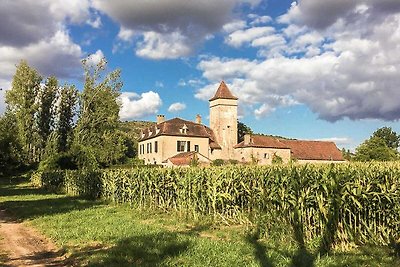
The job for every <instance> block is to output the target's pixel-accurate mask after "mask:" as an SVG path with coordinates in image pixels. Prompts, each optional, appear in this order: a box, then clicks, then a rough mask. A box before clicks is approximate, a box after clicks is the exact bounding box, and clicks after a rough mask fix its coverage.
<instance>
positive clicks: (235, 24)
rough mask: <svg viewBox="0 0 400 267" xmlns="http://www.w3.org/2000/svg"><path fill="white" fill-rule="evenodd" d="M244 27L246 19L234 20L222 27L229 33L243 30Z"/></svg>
mask: <svg viewBox="0 0 400 267" xmlns="http://www.w3.org/2000/svg"><path fill="white" fill-rule="evenodd" d="M244 28H246V21H244V20H234V21H231V22H229V23H227V24H225V25H224V26H222V29H223V30H224V31H225V32H227V33H231V32H234V31H237V30H242V29H244Z"/></svg>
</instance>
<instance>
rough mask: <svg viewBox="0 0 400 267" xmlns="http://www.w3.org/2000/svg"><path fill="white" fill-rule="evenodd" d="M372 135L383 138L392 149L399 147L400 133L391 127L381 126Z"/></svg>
mask: <svg viewBox="0 0 400 267" xmlns="http://www.w3.org/2000/svg"><path fill="white" fill-rule="evenodd" d="M372 136H373V137H379V138H381V139H383V140H384V141H385V143H386V145H387V146H388V147H389V148H392V149H397V148H398V147H399V145H400V135H398V134H397V133H396V132H395V131H393V130H392V128H391V127H382V128H379V129H378V130H376V131H375V132H374V133H373V134H372Z"/></svg>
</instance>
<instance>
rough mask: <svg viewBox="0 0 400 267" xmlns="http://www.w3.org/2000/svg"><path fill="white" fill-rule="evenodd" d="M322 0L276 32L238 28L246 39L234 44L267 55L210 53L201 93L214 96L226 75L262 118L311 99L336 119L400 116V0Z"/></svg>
mask: <svg viewBox="0 0 400 267" xmlns="http://www.w3.org/2000/svg"><path fill="white" fill-rule="evenodd" d="M320 2H321V1H316V0H302V1H299V3H298V4H293V5H292V7H291V8H290V10H289V11H288V13H287V14H285V15H283V16H282V17H280V18H279V22H280V23H287V25H282V27H279V28H275V29H274V31H271V32H272V34H271V32H262V33H260V34H253V35H251V34H246V33H251V28H250V27H249V26H247V28H244V29H241V30H238V31H236V33H237V34H239V33H240V34H241V35H242V36H246V37H240V38H236V39H233V40H238V41H236V42H233V43H232V42H231V43H230V44H231V45H232V46H240V45H244V44H247V45H251V46H253V47H255V48H258V49H259V50H258V55H259V58H258V59H256V60H250V59H245V58H235V59H229V58H219V57H211V58H203V59H202V60H201V62H200V63H199V64H198V69H199V70H200V71H202V72H203V77H204V78H206V79H207V80H208V81H209V85H207V86H204V87H203V88H200V89H199V90H198V91H197V94H196V97H197V98H200V99H207V98H208V97H210V96H211V94H212V92H214V91H215V90H216V87H215V83H216V82H217V81H219V80H222V79H225V80H228V82H229V83H230V86H232V90H233V91H235V93H236V94H237V95H238V96H239V97H240V99H243V100H242V104H245V105H247V106H248V107H249V108H250V109H252V110H253V112H254V114H255V115H256V116H262V115H263V114H268V112H273V110H274V109H275V108H277V107H279V106H285V105H286V106H287V105H294V104H304V105H307V106H308V107H309V108H310V109H311V110H312V111H314V112H315V113H316V114H318V116H319V117H320V118H323V119H325V120H328V121H336V120H340V119H342V118H346V117H347V118H350V119H353V120H358V119H366V118H372V119H383V120H398V119H400V102H399V101H397V99H399V98H400V91H399V90H398V85H399V84H400V75H398V73H399V72H400V54H399V53H398V50H399V43H400V28H399V25H400V2H399V1H392V0H386V1H375V0H365V1H363V0H359V1H341V0H340V1H330V2H329V3H325V2H324V3H323V4H321V3H320ZM341 4H342V5H341ZM325 6H327V7H325ZM343 7H346V8H343ZM389 7H390V8H389ZM325 9H326V10H325ZM343 10H345V11H343ZM327 13H332V14H327ZM257 28H260V27H256V28H254V29H257ZM233 34H235V31H234V32H232V33H229V36H232V35H233ZM229 36H228V37H229ZM242 40H243V41H242ZM228 44H229V42H228ZM271 51H274V54H271Z"/></svg>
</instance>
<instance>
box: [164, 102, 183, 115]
mask: <svg viewBox="0 0 400 267" xmlns="http://www.w3.org/2000/svg"><path fill="white" fill-rule="evenodd" d="M185 108H186V104H185V103H180V102H176V103H173V104H171V106H169V108H168V112H173V113H175V112H179V111H182V110H184V109H185Z"/></svg>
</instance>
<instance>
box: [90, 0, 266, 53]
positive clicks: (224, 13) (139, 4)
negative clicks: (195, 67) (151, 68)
mask: <svg viewBox="0 0 400 267" xmlns="http://www.w3.org/2000/svg"><path fill="white" fill-rule="evenodd" d="M259 2H260V0H221V1H209V0H198V1H185V2H182V1H181V0H165V1H156V0H150V1H148V0H138V1H134V2H132V1H125V0H116V1H106V0H93V6H94V7H95V8H97V9H98V10H100V11H101V12H103V13H104V14H107V15H108V16H109V17H111V18H112V19H113V20H115V21H116V22H118V23H119V24H120V26H121V30H120V34H119V35H118V37H119V38H120V39H121V40H127V39H128V40H132V38H133V37H134V36H137V37H138V40H137V42H136V43H135V46H136V54H137V55H138V56H141V57H146V58H151V59H164V58H178V57H182V56H187V55H189V54H190V53H192V52H193V50H194V49H195V48H196V47H197V46H199V45H200V44H201V43H202V42H203V41H204V40H206V39H207V38H209V37H210V36H212V35H213V34H214V33H215V32H218V31H220V30H221V29H222V27H223V26H224V25H227V23H229V22H232V21H233V20H234V18H233V10H234V9H235V7H237V6H238V5H241V4H244V3H247V4H250V5H251V6H256V5H257V4H258V3H259ZM128 30H129V32H128Z"/></svg>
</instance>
